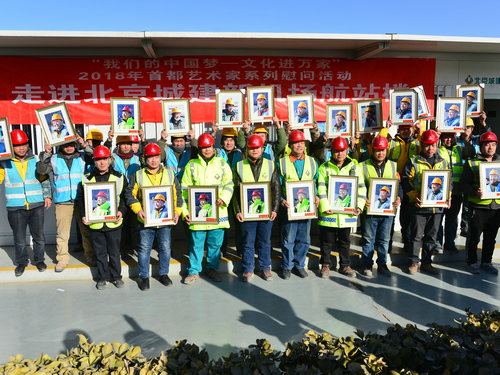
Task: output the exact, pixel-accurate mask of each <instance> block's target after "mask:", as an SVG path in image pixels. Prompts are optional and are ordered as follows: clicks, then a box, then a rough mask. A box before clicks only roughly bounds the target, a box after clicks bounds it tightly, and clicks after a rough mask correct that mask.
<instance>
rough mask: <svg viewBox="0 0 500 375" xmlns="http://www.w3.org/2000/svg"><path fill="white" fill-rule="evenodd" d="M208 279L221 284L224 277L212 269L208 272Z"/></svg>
mask: <svg viewBox="0 0 500 375" xmlns="http://www.w3.org/2000/svg"><path fill="white" fill-rule="evenodd" d="M207 277H208V278H209V279H210V280H212V281H214V282H216V283H220V282H221V281H222V277H220V275H219V273H218V272H217V271H216V270H214V269H213V268H210V269H209V270H208V271H207Z"/></svg>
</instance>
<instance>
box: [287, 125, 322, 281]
mask: <svg viewBox="0 0 500 375" xmlns="http://www.w3.org/2000/svg"><path fill="white" fill-rule="evenodd" d="M305 140H306V137H305V136H304V133H303V132H301V131H300V130H294V131H292V132H291V133H290V135H289V136H288V145H289V147H290V149H291V153H290V155H288V156H284V157H283V158H281V159H280V161H279V174H280V184H281V199H282V200H281V206H282V209H281V220H282V222H281V254H282V262H281V270H282V275H281V277H282V278H283V279H285V280H288V279H289V278H290V276H291V273H292V270H295V272H296V274H297V275H298V276H299V277H302V278H304V277H307V276H308V274H307V271H306V270H305V266H306V255H307V252H308V250H309V246H310V245H311V219H305V220H293V221H290V220H288V215H287V212H286V211H287V209H288V208H289V207H290V205H294V198H293V196H291V197H287V195H286V183H287V182H290V181H316V180H317V178H318V164H317V163H316V161H315V160H314V158H313V157H311V156H308V155H306V154H305V149H306V144H305ZM297 195H298V202H297V203H296V204H295V205H294V207H295V210H296V212H308V211H310V204H311V202H310V200H309V199H306V192H305V190H303V189H300V190H299V191H298V192H297ZM312 203H313V204H316V206H317V205H318V204H319V197H316V198H315V199H314V201H313V202H312Z"/></svg>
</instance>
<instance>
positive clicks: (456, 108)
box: [448, 104, 460, 112]
mask: <svg viewBox="0 0 500 375" xmlns="http://www.w3.org/2000/svg"><path fill="white" fill-rule="evenodd" d="M450 109H453V110H454V111H457V112H460V108H458V106H457V105H456V104H453V105H452V106H451V107H450V108H448V111H449V110H450Z"/></svg>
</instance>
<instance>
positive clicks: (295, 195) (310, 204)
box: [286, 181, 318, 220]
mask: <svg viewBox="0 0 500 375" xmlns="http://www.w3.org/2000/svg"><path fill="white" fill-rule="evenodd" d="M286 200H287V202H288V204H289V205H290V207H288V220H304V219H315V218H317V217H318V214H317V210H316V204H315V203H316V187H315V184H314V181H291V182H287V183H286Z"/></svg>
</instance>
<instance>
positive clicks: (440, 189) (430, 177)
mask: <svg viewBox="0 0 500 375" xmlns="http://www.w3.org/2000/svg"><path fill="white" fill-rule="evenodd" d="M450 179H451V170H450V169H445V170H434V169H425V170H424V171H423V173H422V191H421V192H420V200H421V201H422V203H421V206H422V207H447V206H448V198H449V196H450Z"/></svg>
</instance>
